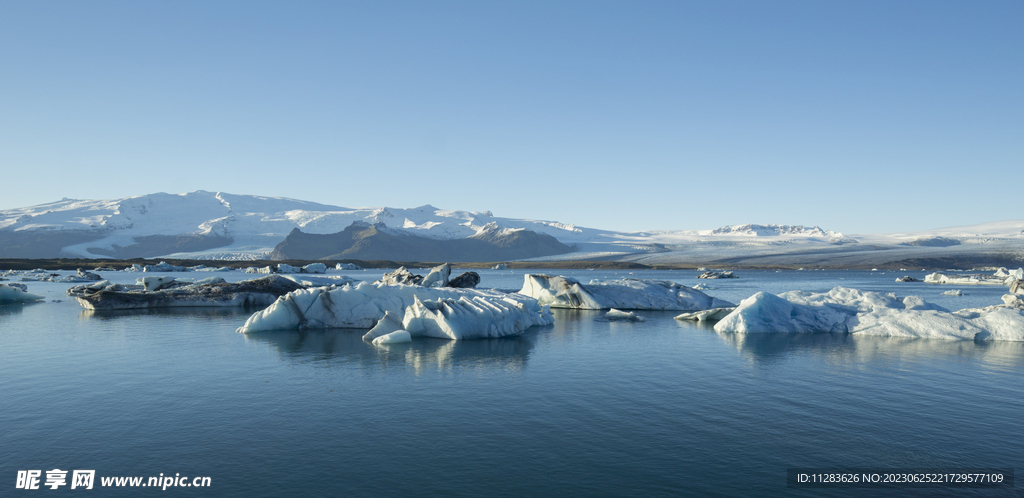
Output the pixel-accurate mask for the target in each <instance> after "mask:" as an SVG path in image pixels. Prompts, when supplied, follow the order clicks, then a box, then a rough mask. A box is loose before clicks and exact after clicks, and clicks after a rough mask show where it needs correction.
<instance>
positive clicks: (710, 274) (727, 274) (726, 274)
mask: <svg viewBox="0 0 1024 498" xmlns="http://www.w3.org/2000/svg"><path fill="white" fill-rule="evenodd" d="M697 278H739V277H737V276H736V275H733V274H732V272H731V271H714V270H710V271H706V272H704V273H701V274H700V275H697Z"/></svg>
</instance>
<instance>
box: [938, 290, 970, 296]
mask: <svg viewBox="0 0 1024 498" xmlns="http://www.w3.org/2000/svg"><path fill="white" fill-rule="evenodd" d="M942 295H943V296H966V295H967V294H965V293H964V291H962V290H960V289H953V290H948V291H946V292H943V293H942Z"/></svg>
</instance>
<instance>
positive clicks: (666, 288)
mask: <svg viewBox="0 0 1024 498" xmlns="http://www.w3.org/2000/svg"><path fill="white" fill-rule="evenodd" d="M519 293H520V294H523V295H526V296H530V297H532V298H534V299H537V300H538V301H540V304H542V305H547V306H551V307H552V308H577V309H591V310H600V309H610V308H616V309H633V310H673V311H699V310H706V309H711V308H730V307H733V306H735V305H734V304H732V303H730V302H728V301H724V300H722V299H718V298H715V297H712V296H709V295H707V294H705V293H703V292H701V291H699V290H696V289H693V288H690V287H687V286H685V285H681V284H677V283H675V282H668V281H665V280H640V279H633V278H625V279H621V280H611V281H599V280H591V281H590V283H589V284H586V285H583V284H581V283H580V282H579V281H578V280H576V279H573V278H569V277H555V276H551V275H526V276H525V277H524V279H523V288H522V290H520V291H519Z"/></svg>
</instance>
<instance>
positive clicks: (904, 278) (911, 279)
mask: <svg viewBox="0 0 1024 498" xmlns="http://www.w3.org/2000/svg"><path fill="white" fill-rule="evenodd" d="M896 281H897V282H920V281H921V279H918V278H914V277H911V276H910V275H904V276H902V277H899V278H897V279H896Z"/></svg>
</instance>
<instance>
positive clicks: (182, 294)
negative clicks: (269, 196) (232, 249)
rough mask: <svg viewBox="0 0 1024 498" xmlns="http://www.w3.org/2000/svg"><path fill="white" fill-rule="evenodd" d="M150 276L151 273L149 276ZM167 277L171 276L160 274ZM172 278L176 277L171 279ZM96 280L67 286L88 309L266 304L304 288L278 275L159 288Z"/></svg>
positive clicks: (173, 283)
mask: <svg viewBox="0 0 1024 498" xmlns="http://www.w3.org/2000/svg"><path fill="white" fill-rule="evenodd" d="M146 278H151V277H146ZM157 278H168V277H157ZM172 280H173V279H172ZM102 283H103V282H98V283H96V284H91V285H85V286H77V287H72V288H70V289H68V291H67V292H68V295H69V296H72V297H74V298H75V299H77V300H78V303H79V304H81V305H82V307H83V308H85V309H90V310H119V309H138V308H170V307H184V306H239V307H241V306H267V305H269V304H271V303H273V302H274V301H275V300H276V299H277V298H278V297H279V296H282V295H285V294H287V293H288V292H291V291H294V290H297V289H300V288H302V286H301V285H300V284H298V283H296V282H295V281H293V280H290V279H287V278H285V277H282V276H279V275H271V276H268V277H263V278H257V279H254V280H243V281H241V282H237V283H225V282H221V283H209V284H187V283H181V282H170V283H166V282H165V284H166V285H167V287H163V288H160V289H159V290H153V291H150V290H145V289H144V288H143V287H141V286H135V288H126V287H127V286H123V287H120V289H121V290H116V289H119V287H118V286H117V284H115V285H114V286H103V285H100V284H102Z"/></svg>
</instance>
